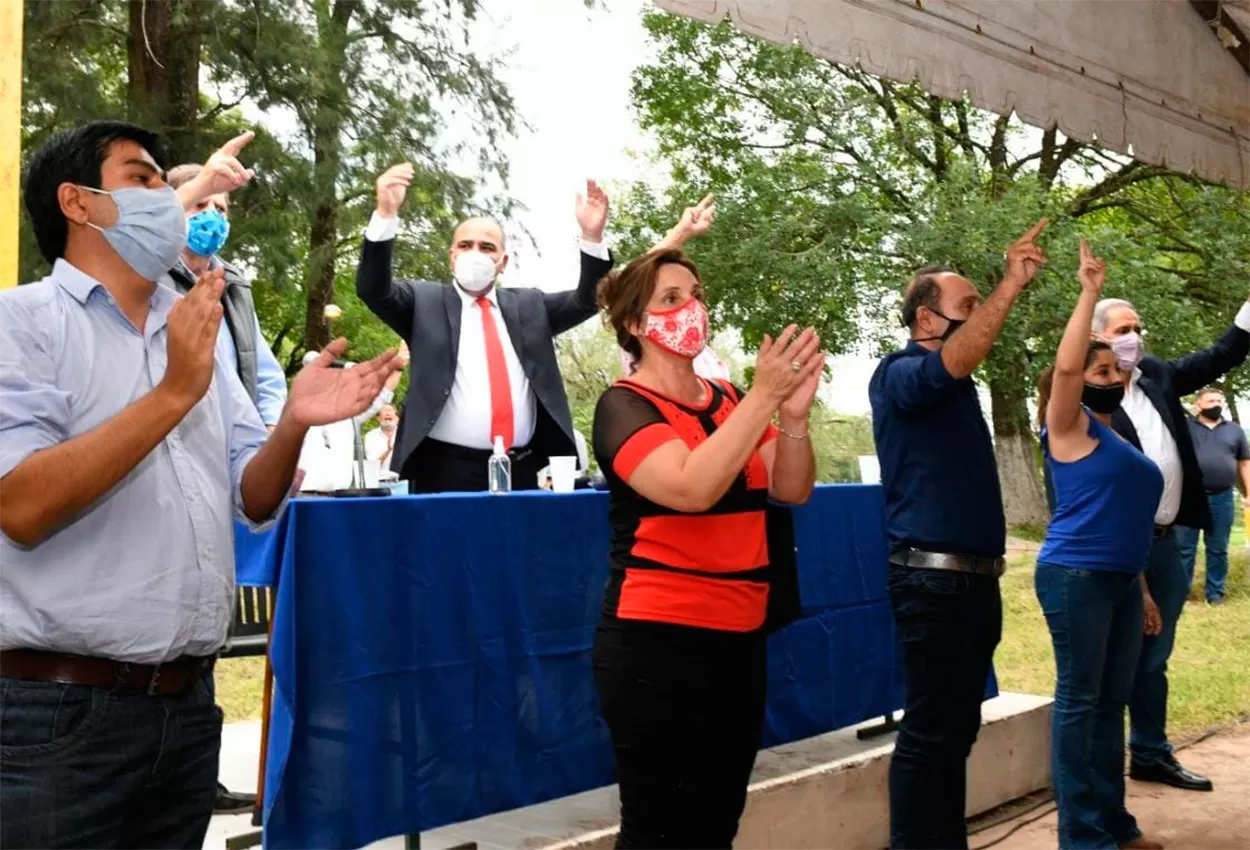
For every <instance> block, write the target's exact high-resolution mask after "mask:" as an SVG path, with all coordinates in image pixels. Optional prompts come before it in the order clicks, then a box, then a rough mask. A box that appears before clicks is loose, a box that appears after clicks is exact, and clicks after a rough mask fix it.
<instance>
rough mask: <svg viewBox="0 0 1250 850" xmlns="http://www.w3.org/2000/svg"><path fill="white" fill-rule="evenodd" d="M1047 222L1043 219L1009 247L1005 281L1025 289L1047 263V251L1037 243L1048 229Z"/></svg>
mask: <svg viewBox="0 0 1250 850" xmlns="http://www.w3.org/2000/svg"><path fill="white" fill-rule="evenodd" d="M1046 223H1047V222H1046V219H1042V220H1041V221H1039V222H1038V223H1037V224H1035V225H1033V226H1032V227H1030V228H1029V229H1028V230H1026V231H1025V232H1024V235H1023V236H1021V237H1020V238H1019V239H1017V240H1016V241H1015V242H1012V243H1011V246H1010V247H1008V248H1007V254H1006V257H1005V258H1006V260H1007V273H1006V274H1004V275H1003V281H1004V282H1006V283H1011V284H1013V285H1015V286H1017V287H1019V288H1020V289H1024V288H1025V287H1026V286H1028V285H1029V283H1030V282H1031V281H1032V280H1033V278H1034V277H1035V276H1036V275H1037V273H1038V272H1039V271H1041V268H1042V266H1044V265H1046V252H1045V251H1043V250H1042V249H1041V247H1040V246H1038V244H1037V237H1038V236H1040V235H1041V233H1042V231H1043V230H1045V229H1046Z"/></svg>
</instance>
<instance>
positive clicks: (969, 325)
mask: <svg viewBox="0 0 1250 850" xmlns="http://www.w3.org/2000/svg"><path fill="white" fill-rule="evenodd" d="M1045 227H1046V219H1042V220H1041V221H1039V222H1038V223H1037V224H1035V225H1033V226H1032V227H1031V228H1029V230H1028V231H1026V232H1025V234H1024V235H1023V236H1021V237H1020V238H1019V239H1017V240H1016V241H1015V242H1012V243H1011V245H1010V247H1008V248H1007V273H1006V274H1005V275H1003V279H1002V281H1001V282H1000V283H999V284H998V286H997V287H995V288H994V292H993V293H992V294H991V295H990V297H989V298H987V299H985V303H984V304H982V305H981V306H980V307H978V308H977V309H975V310H973V311H972V315H970V316H969V317H968V320H967V321H966V322H964V324H963V326H961V327H960V328H959V330H957V331H955V333H953V334H951V338H950V339H948V340H947V341H946V342H945V343H944V344H943V345H942V364H943V365H944V366H945V367H946V371H947V373H949V374H950V376H951V377H952V378H955V379H956V380H958V379H960V378H967V377H969V376H970V375H971V374H972V373H973V372H975V371H976V370H977V367H978V366H980V365H981V364H982V363H983V362H984V361H985V358H986V357H987V356H988V355H989V353H990V347H991V346H993V345H994V341H995V340H996V339H998V334H999V333H1000V332H1001V331H1002V329H1003V324H1004V323H1005V322H1006V321H1007V313H1008V312H1010V310H1011V305H1012V304H1014V303H1015V300H1016V298H1018V297H1019V296H1020V293H1021V292H1023V291H1024V289H1025V287H1027V286H1028V285H1029V282H1030V281H1031V280H1033V277H1034V276H1035V275H1036V274H1037V272H1038V270H1039V269H1041V267H1042V266H1043V265H1044V264H1045V263H1046V255H1045V254H1044V253H1043V252H1042V249H1041V248H1039V247H1038V246H1037V242H1036V240H1037V237H1038V236H1039V235H1040V234H1041V232H1042V230H1043V229H1044V228H1045Z"/></svg>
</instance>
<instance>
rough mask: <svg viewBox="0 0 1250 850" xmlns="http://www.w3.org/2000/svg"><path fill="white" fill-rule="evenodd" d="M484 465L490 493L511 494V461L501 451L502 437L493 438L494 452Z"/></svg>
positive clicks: (504, 452)
mask: <svg viewBox="0 0 1250 850" xmlns="http://www.w3.org/2000/svg"><path fill="white" fill-rule="evenodd" d="M486 463H487V479H488V480H489V481H490V491H491V492H492V493H510V492H512V459H511V458H510V457H508V453H507V452H506V451H504V449H503V437H496V438H495V452H494V454H492V455H491V456H490V460H488V461H487V462H486Z"/></svg>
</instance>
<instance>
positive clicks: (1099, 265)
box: [1076, 239, 1107, 298]
mask: <svg viewBox="0 0 1250 850" xmlns="http://www.w3.org/2000/svg"><path fill="white" fill-rule="evenodd" d="M1076 277H1077V280H1079V281H1080V282H1081V289H1083V290H1085V291H1086V292H1089V293H1092V294H1093V295H1094V297H1095V298H1096V297H1098V295H1099V294H1101V293H1102V287H1103V284H1105V283H1106V282H1107V261H1106V260H1103V259H1102V258H1100V257H1095V256H1094V252H1093V251H1091V250H1090V249H1089V243H1088V242H1086V241H1085V240H1084V239H1082V240H1081V265H1080V268H1078V269H1077V272H1076Z"/></svg>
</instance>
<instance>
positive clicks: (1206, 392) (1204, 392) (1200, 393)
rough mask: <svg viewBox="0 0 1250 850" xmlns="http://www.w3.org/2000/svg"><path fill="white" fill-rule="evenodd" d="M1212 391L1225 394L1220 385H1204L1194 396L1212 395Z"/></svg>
mask: <svg viewBox="0 0 1250 850" xmlns="http://www.w3.org/2000/svg"><path fill="white" fill-rule="evenodd" d="M1211 393H1219V394H1220V395H1224V391H1223V390H1222V389H1220V388H1219V387H1203V388H1202V389H1200V390H1198V394H1197V395H1196V396H1194V398H1202V397H1203V396H1204V395H1210V394H1211Z"/></svg>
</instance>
